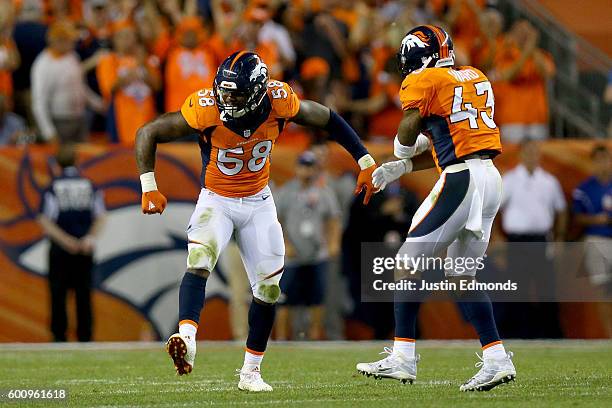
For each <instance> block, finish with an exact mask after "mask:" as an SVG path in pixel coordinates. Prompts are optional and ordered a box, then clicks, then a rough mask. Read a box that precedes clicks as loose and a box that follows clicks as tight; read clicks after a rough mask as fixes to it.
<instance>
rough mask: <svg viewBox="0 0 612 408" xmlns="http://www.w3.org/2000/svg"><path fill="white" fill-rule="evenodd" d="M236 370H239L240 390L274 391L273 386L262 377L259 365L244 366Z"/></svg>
mask: <svg viewBox="0 0 612 408" xmlns="http://www.w3.org/2000/svg"><path fill="white" fill-rule="evenodd" d="M236 371H238V373H239V375H240V381H239V382H238V389H239V390H242V391H251V392H270V391H272V387H270V385H269V384H267V383H266V382H265V381H264V380H263V378H261V372H260V371H259V366H256V365H253V366H244V367H242V369H240V370H236Z"/></svg>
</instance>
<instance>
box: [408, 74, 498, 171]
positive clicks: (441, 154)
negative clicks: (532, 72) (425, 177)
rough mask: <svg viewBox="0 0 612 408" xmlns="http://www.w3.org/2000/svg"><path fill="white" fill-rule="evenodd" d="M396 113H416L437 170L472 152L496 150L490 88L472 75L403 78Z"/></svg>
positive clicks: (493, 109) (477, 76)
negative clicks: (420, 121)
mask: <svg viewBox="0 0 612 408" xmlns="http://www.w3.org/2000/svg"><path fill="white" fill-rule="evenodd" d="M400 100H401V102H402V109H404V110H408V109H418V110H419V112H420V114H421V117H422V118H423V133H424V134H426V135H428V136H429V137H430V138H431V140H432V144H433V152H432V153H433V157H434V160H435V162H436V165H437V166H438V169H440V168H443V167H446V166H448V165H449V164H453V163H456V162H457V161H458V159H459V158H461V157H463V156H467V155H469V154H472V153H476V152H483V153H487V154H489V155H490V156H495V155H496V154H499V153H500V152H501V150H502V146H501V141H500V137H499V129H498V128H497V125H496V124H495V121H494V120H493V113H494V111H495V99H494V97H493V90H492V89H491V83H490V82H489V80H488V79H487V77H486V76H485V75H484V74H483V73H482V72H480V71H479V70H478V69H476V68H473V67H469V66H465V67H458V68H425V69H421V70H417V71H414V72H412V73H411V74H409V75H408V76H406V78H405V79H404V82H403V83H402V87H401V89H400Z"/></svg>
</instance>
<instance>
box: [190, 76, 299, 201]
mask: <svg viewBox="0 0 612 408" xmlns="http://www.w3.org/2000/svg"><path fill="white" fill-rule="evenodd" d="M267 97H268V100H269V102H270V105H271V108H270V112H269V114H268V117H267V118H265V120H264V121H263V123H262V124H261V125H259V127H258V128H257V129H255V131H253V132H251V131H248V130H245V131H243V134H239V133H236V132H235V131H233V130H230V129H229V128H228V127H227V126H226V125H225V124H224V122H223V121H222V120H221V116H220V112H219V108H218V107H217V102H216V100H215V97H214V94H213V90H212V89H211V88H205V89H202V90H200V91H198V92H195V93H193V94H191V95H190V96H189V97H188V98H187V99H186V100H185V103H184V104H183V107H182V108H181V113H182V115H183V117H184V118H185V120H186V121H187V123H188V124H189V126H191V127H192V128H194V129H196V130H198V131H200V149H201V151H202V186H203V187H205V188H207V189H209V190H211V191H213V192H215V193H217V194H219V195H222V196H224V197H247V196H250V195H253V194H255V193H257V192H258V191H260V190H261V189H263V188H264V187H265V186H266V184H268V179H269V177H270V159H269V156H270V153H271V152H272V149H273V147H274V143H275V142H276V138H277V137H278V136H279V134H280V132H281V131H282V129H283V127H284V125H285V123H286V121H287V120H288V119H290V118H292V117H294V116H295V115H296V114H297V113H298V110H299V108H300V100H299V99H298V97H297V95H296V94H295V93H294V92H293V89H291V87H290V86H289V85H287V84H286V83H284V82H280V81H275V80H271V81H269V82H268V94H267Z"/></svg>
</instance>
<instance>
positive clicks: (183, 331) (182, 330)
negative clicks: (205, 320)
mask: <svg viewBox="0 0 612 408" xmlns="http://www.w3.org/2000/svg"><path fill="white" fill-rule="evenodd" d="M197 331H198V328H197V327H196V326H194V325H193V324H191V323H182V324H181V323H179V334H180V335H181V337H183V338H186V339H187V340H193V341H195V339H196V333H197Z"/></svg>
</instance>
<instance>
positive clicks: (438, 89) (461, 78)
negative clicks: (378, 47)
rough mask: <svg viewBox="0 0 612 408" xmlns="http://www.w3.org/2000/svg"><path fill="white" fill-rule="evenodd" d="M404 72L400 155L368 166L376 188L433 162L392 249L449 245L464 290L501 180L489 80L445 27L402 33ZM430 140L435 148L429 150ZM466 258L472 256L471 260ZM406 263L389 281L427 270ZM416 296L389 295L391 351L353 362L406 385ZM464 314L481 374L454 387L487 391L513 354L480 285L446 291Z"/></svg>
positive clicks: (422, 253) (405, 252)
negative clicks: (434, 177)
mask: <svg viewBox="0 0 612 408" xmlns="http://www.w3.org/2000/svg"><path fill="white" fill-rule="evenodd" d="M398 59H399V67H400V71H401V74H402V77H403V83H402V86H401V90H400V100H401V102H402V109H403V110H404V115H403V118H402V120H401V122H400V124H399V127H398V131H397V136H396V138H395V142H394V153H395V156H396V157H397V158H398V159H399V160H398V161H393V162H389V163H385V164H383V165H382V166H381V167H379V168H378V169H377V170H376V171H375V172H374V176H373V178H374V186H375V187H378V188H380V189H384V188H385V186H386V185H387V184H388V183H390V182H392V181H394V180H396V179H398V178H399V177H400V176H401V175H403V174H405V173H409V172H411V171H415V170H422V169H425V168H431V167H434V166H436V167H437V168H438V170H439V172H440V179H439V180H438V182H437V183H436V184H435V186H434V188H433V190H432V191H431V193H430V195H429V196H428V197H427V198H426V199H425V201H424V202H423V204H421V206H420V207H419V209H418V210H417V212H416V214H415V215H414V218H413V220H412V225H411V227H410V230H409V233H408V238H407V239H406V242H405V243H404V245H403V246H402V248H401V249H400V252H399V255H400V256H401V257H402V259H406V258H404V256H406V257H407V259H408V260H409V262H410V260H415V259H419V258H422V259H426V258H431V257H436V256H437V255H438V254H439V253H440V252H442V251H446V256H447V258H446V259H451V260H452V261H453V262H450V263H447V262H446V259H444V261H445V262H444V265H445V267H446V265H449V264H450V265H460V264H459V262H461V261H465V260H466V259H471V260H472V261H471V262H469V264H470V265H469V266H470V267H467V266H468V262H467V261H465V264H464V265H465V266H466V267H465V268H449V269H447V270H445V274H446V277H447V279H448V280H449V282H453V283H455V284H456V285H457V288H459V289H461V281H463V282H464V284H465V283H467V282H470V283H471V282H472V281H473V280H475V275H476V271H477V269H478V268H479V266H478V265H480V264H479V263H478V259H480V260H481V262H482V257H483V256H484V254H485V251H486V249H487V246H488V242H489V237H490V233H491V227H492V225H493V220H494V218H495V215H496V214H497V210H498V209H499V206H500V201H501V193H502V191H501V177H500V175H499V172H498V171H497V169H496V167H495V166H494V165H493V162H492V160H491V159H492V158H493V157H495V156H496V155H497V154H499V153H500V152H501V143H500V138H499V129H498V128H497V126H496V125H495V122H494V121H493V110H494V99H493V91H492V90H491V84H490V83H489V81H488V79H487V77H486V76H485V75H484V74H483V73H482V72H480V71H479V70H477V69H476V68H473V67H469V66H463V67H455V58H454V53H453V42H452V40H451V38H450V36H449V35H448V33H446V32H445V31H444V30H443V29H441V28H439V27H436V26H431V25H426V26H418V27H416V28H414V29H412V30H410V31H409V32H408V34H406V36H405V37H404V39H403V41H402V44H401V47H400V50H399V53H398ZM430 141H431V144H432V150H431V152H430V151H429V146H430ZM472 262H476V263H475V264H472ZM423 265H424V263H422V262H420V263H419V262H411V263H409V270H408V271H407V273H404V274H403V275H402V274H401V273H399V272H400V271H396V276H395V279H396V280H404V279H409V280H412V281H413V284H414V285H415V287H416V288H421V287H422V286H421V283H422V282H420V281H421V280H422V279H425V278H427V277H428V276H424V272H426V268H424V267H423ZM419 295H422V293H421V294H416V293H411V292H410V291H405V292H404V293H400V292H396V293H395V341H394V344H393V350H392V351H389V356H388V357H386V358H384V359H382V360H379V361H376V362H374V363H360V364H358V365H357V370H358V371H360V372H362V373H363V374H366V375H368V376H370V375H373V376H374V377H377V378H380V377H386V378H394V379H398V380H400V381H402V382H412V381H413V380H414V379H415V378H416V371H417V369H416V363H417V361H418V356H417V355H416V354H415V335H416V318H417V313H418V310H419V305H420V300H421V298H420V296H419ZM453 295H454V296H455V297H456V299H457V301H458V305H459V307H460V308H461V309H462V311H463V314H464V315H465V316H466V317H467V318H468V320H469V321H470V323H471V324H472V325H473V326H474V328H475V329H476V332H477V333H478V335H479V337H480V342H481V345H482V349H483V359H482V360H483V361H482V363H481V364H479V366H480V365H481V366H482V367H481V369H480V371H479V372H478V373H477V374H476V375H475V376H473V377H472V378H470V379H469V380H468V381H466V382H465V383H464V384H463V385H461V387H460V390H461V391H471V390H479V391H485V390H490V389H491V388H493V387H495V386H497V385H499V384H501V383H504V382H507V381H510V380H512V379H514V377H515V375H516V370H515V368H514V365H513V364H512V361H511V357H512V353H506V351H505V349H504V346H503V344H502V342H501V340H500V337H499V334H498V332H497V327H496V324H495V319H494V317H493V309H492V305H491V301H490V299H489V297H488V295H487V293H486V292H484V291H481V290H472V291H460V290H457V291H455V292H454V293H453Z"/></svg>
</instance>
